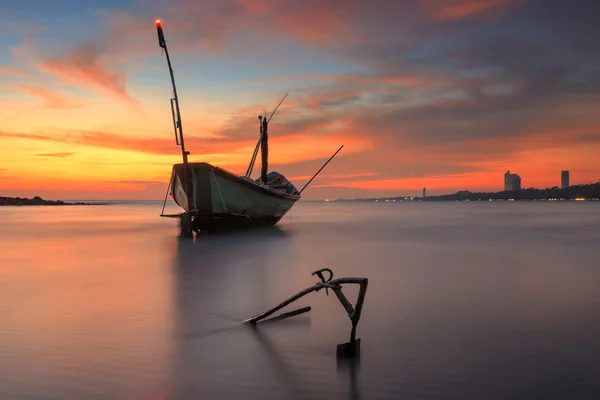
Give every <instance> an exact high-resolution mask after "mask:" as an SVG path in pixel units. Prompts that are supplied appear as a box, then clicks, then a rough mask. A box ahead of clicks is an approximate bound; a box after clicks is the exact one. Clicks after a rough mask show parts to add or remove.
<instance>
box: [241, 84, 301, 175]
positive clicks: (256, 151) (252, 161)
mask: <svg viewBox="0 0 600 400" xmlns="http://www.w3.org/2000/svg"><path fill="white" fill-rule="evenodd" d="M288 94H290V92H287V93H286V94H285V96H283V99H281V101H280V102H279V104H277V107H275V110H273V112H272V113H271V115H270V116H269V118H268V119H267V115H266V114H267V113H266V112H265V116H264V119H266V123H267V124H268V123H269V122H270V121H271V118H273V115H275V113H276V112H277V110H278V109H279V106H281V104H282V103H283V101H284V100H285V98H286V97H287V96H288ZM258 120H259V121H260V136H259V137H258V141H257V142H256V146H255V147H254V153H252V158H251V159H250V164H248V169H247V170H246V177H247V178H249V177H250V175H251V174H252V170H253V169H254V163H255V162H256V157H257V156H258V149H259V148H260V143H261V141H262V138H263V134H264V130H263V116H262V115H259V116H258Z"/></svg>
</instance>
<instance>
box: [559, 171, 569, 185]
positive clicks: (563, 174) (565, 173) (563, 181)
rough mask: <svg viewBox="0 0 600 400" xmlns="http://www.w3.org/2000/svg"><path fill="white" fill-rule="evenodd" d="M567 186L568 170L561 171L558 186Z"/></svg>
mask: <svg viewBox="0 0 600 400" xmlns="http://www.w3.org/2000/svg"><path fill="white" fill-rule="evenodd" d="M568 187H569V171H562V172H561V173H560V188H561V189H566V188H568Z"/></svg>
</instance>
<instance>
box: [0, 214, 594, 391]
mask: <svg viewBox="0 0 600 400" xmlns="http://www.w3.org/2000/svg"><path fill="white" fill-rule="evenodd" d="M160 206H161V204H160V203H158V202H151V203H119V204H113V205H110V206H94V207H26V208H25V207H24V208H17V207H3V208H0V246H1V247H0V399H123V400H133V399H139V400H143V399H144V400H145V399H147V400H155V399H308V398H310V399H359V398H360V399H413V398H459V399H496V398H498V399H520V398H526V399H549V398H558V399H588V398H589V399H597V398H600V322H599V321H600V318H599V316H600V204H593V203H572V202H569V203H401V204H398V203H397V204H341V203H299V204H298V205H297V206H296V207H295V208H294V209H293V211H292V213H291V215H288V216H286V217H285V218H284V219H283V220H282V221H281V222H280V224H278V228H277V229H272V230H265V231H255V232H244V233H237V234H230V235H221V236H219V235H217V236H204V237H199V238H196V239H195V240H190V239H179V238H178V237H177V226H176V221H174V220H170V219H162V218H159V217H158V214H159V213H160ZM324 267H328V268H332V269H333V271H334V273H335V276H336V277H342V276H364V277H368V278H369V288H368V291H367V295H366V300H365V306H364V309H363V317H362V319H361V321H360V324H359V326H358V337H360V338H362V352H361V357H360V361H359V362H354V363H338V362H337V360H336V355H335V350H336V345H337V344H339V343H343V342H346V341H347V340H348V337H349V333H350V322H349V319H348V317H347V315H346V314H345V313H344V310H343V308H342V307H341V306H340V304H339V303H338V302H337V300H336V298H335V296H332V295H330V296H326V294H325V293H324V291H322V292H319V293H313V294H311V295H309V296H307V297H305V298H303V299H302V300H300V301H299V302H298V303H297V304H295V305H297V306H298V307H300V306H304V305H310V306H312V311H311V312H309V313H307V314H304V315H302V316H298V317H295V318H291V319H288V320H285V321H279V322H275V323H272V324H264V325H262V326H260V325H259V326H258V327H257V329H255V330H253V329H251V328H249V327H247V326H245V325H242V324H240V321H242V320H244V319H246V318H248V317H251V316H252V315H254V314H257V313H259V312H262V311H264V310H266V309H267V308H269V307H271V306H273V305H275V304H277V303H279V302H280V301H282V300H284V299H285V298H286V297H288V296H290V295H292V294H294V293H296V292H297V291H300V290H302V289H304V288H305V287H308V286H310V285H312V284H314V283H315V282H316V279H315V277H313V276H311V272H312V271H314V270H316V269H319V268H324ZM345 291H346V292H348V296H349V297H350V295H352V298H354V296H355V293H356V292H357V291H356V290H355V289H353V288H348V289H345ZM294 308H295V307H294Z"/></svg>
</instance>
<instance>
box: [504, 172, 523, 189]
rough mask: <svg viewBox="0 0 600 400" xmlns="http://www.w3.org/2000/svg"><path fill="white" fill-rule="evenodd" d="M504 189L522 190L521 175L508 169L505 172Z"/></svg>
mask: <svg viewBox="0 0 600 400" xmlns="http://www.w3.org/2000/svg"><path fill="white" fill-rule="evenodd" d="M504 190H521V177H520V176H519V175H517V174H511V173H510V171H506V173H505V174H504Z"/></svg>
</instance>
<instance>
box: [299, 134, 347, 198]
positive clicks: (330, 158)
mask: <svg viewBox="0 0 600 400" xmlns="http://www.w3.org/2000/svg"><path fill="white" fill-rule="evenodd" d="M343 147H344V145H341V146H340V148H339V149H338V150H337V151H336V152H335V153H333V155H332V156H331V157H329V160H327V162H326V163H325V164H323V166H322V167H321V168H320V169H319V170H318V171H317V173H316V174H314V175H313V177H312V178H310V181H308V182H306V185H304V187H303V188H302V189H301V190H300V193H302V191H303V190H304V189H306V187H307V186H308V185H309V184H310V183H311V182H312V181H313V179H315V178H316V177H317V175H319V172H321V171H322V170H323V168H325V166H326V165H327V164H329V161H331V160H333V157H335V156H336V154H337V153H339V152H340V150H342V148H343Z"/></svg>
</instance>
